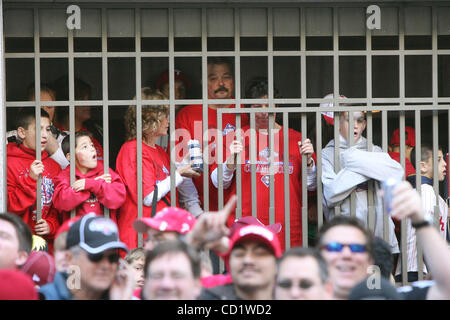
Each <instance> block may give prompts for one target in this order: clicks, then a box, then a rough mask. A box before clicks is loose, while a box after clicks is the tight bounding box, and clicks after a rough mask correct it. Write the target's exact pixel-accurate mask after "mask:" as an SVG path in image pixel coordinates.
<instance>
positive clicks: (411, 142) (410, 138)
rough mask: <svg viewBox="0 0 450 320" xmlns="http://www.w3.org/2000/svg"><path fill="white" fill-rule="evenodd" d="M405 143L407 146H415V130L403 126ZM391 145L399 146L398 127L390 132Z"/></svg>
mask: <svg viewBox="0 0 450 320" xmlns="http://www.w3.org/2000/svg"><path fill="white" fill-rule="evenodd" d="M405 144H406V145H407V146H411V147H415V146H416V130H414V128H411V127H408V126H406V127H405ZM390 145H391V146H399V145H400V128H398V129H395V130H394V132H393V133H392V137H391V142H390Z"/></svg>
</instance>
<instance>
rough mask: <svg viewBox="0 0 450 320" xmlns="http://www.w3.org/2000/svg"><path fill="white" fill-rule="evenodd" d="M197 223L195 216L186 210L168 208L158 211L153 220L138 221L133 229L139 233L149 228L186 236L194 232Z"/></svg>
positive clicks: (141, 219) (143, 219) (142, 219)
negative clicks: (193, 228)
mask: <svg viewBox="0 0 450 320" xmlns="http://www.w3.org/2000/svg"><path fill="white" fill-rule="evenodd" d="M195 221H196V219H195V218H194V216H193V215H192V214H191V213H190V212H188V211H186V210H184V209H180V208H173V207H166V208H164V209H162V210H160V211H158V212H157V213H156V214H155V216H154V217H153V218H140V219H136V220H135V221H134V223H133V227H134V230H136V231H137V232H147V229H148V228H152V229H155V230H159V231H176V232H178V233H179V234H186V233H188V232H189V231H191V230H192V227H193V226H194V224H195Z"/></svg>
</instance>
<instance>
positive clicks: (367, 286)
mask: <svg viewBox="0 0 450 320" xmlns="http://www.w3.org/2000/svg"><path fill="white" fill-rule="evenodd" d="M348 299H349V300H402V298H401V296H400V294H399V293H398V292H397V290H396V288H395V287H394V286H393V285H391V283H390V282H389V281H388V280H387V279H384V278H383V277H381V278H378V279H373V281H372V279H370V278H367V279H364V280H363V281H361V282H360V283H359V284H357V285H356V286H355V287H354V288H353V289H352V291H351V292H350V295H349V297H348Z"/></svg>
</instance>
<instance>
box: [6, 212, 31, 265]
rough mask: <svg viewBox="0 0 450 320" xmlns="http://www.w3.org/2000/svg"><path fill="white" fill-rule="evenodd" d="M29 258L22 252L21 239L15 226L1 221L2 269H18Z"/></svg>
mask: <svg viewBox="0 0 450 320" xmlns="http://www.w3.org/2000/svg"><path fill="white" fill-rule="evenodd" d="M27 258H28V254H27V253H26V252H25V251H22V250H20V246H19V239H18V238H17V233H16V230H15V228H14V226H13V225H12V224H11V223H9V222H8V221H5V220H0V269H16V268H19V267H20V266H22V265H23V264H24V263H25V262H26V261H27Z"/></svg>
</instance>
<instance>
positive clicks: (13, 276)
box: [0, 269, 38, 300]
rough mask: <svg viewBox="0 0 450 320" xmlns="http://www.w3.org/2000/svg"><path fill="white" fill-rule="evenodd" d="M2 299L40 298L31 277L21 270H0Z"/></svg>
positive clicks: (0, 297)
mask: <svg viewBox="0 0 450 320" xmlns="http://www.w3.org/2000/svg"><path fill="white" fill-rule="evenodd" d="M0 300H38V293H37V291H36V289H35V285H34V282H33V280H31V277H30V276H29V275H28V274H26V273H24V272H22V271H19V270H14V269H4V270H0Z"/></svg>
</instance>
